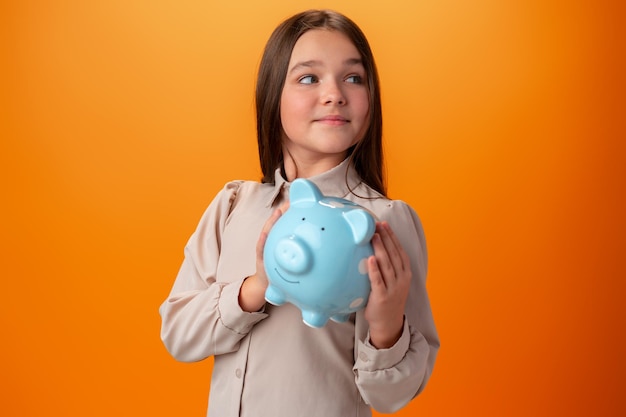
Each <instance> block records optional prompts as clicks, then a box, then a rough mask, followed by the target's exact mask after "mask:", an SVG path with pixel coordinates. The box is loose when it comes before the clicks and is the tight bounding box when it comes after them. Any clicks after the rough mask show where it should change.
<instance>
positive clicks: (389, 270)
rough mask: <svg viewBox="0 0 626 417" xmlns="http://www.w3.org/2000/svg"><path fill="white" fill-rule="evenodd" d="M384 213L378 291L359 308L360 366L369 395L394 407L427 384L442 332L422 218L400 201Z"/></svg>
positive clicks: (376, 267)
mask: <svg viewBox="0 0 626 417" xmlns="http://www.w3.org/2000/svg"><path fill="white" fill-rule="evenodd" d="M380 217H381V218H382V219H387V221H388V222H389V228H387V227H386V226H385V225H384V223H383V225H380V226H379V227H378V228H377V234H378V235H379V240H378V241H376V240H375V241H374V242H373V245H374V249H375V259H370V275H371V277H370V279H371V280H372V281H373V282H372V293H371V294H370V300H369V301H368V305H367V307H366V309H365V311H364V312H362V313H361V314H357V321H356V329H355V330H356V338H357V341H356V344H355V365H354V372H355V376H356V383H357V386H358V387H359V391H360V392H361V395H362V397H363V399H364V400H365V401H366V402H367V403H368V404H370V405H371V406H372V407H373V408H374V409H376V410H377V411H380V412H384V413H390V412H395V411H397V410H399V409H400V408H402V407H404V406H405V405H406V404H407V403H408V402H409V401H410V400H411V399H412V398H414V397H415V396H416V395H417V394H418V393H419V392H420V391H421V390H422V389H424V386H425V385H426V382H427V381H428V379H429V377H430V374H431V372H432V369H433V366H434V362H435V357H436V354H437V351H438V348H439V338H438V336H437V332H436V329H435V325H434V321H433V317H432V313H431V309H430V303H429V300H428V294H427V291H426V269H427V265H426V262H427V258H426V257H427V254H426V246H425V240H424V233H423V229H422V226H421V223H420V221H419V218H418V217H417V215H416V214H415V212H414V211H413V210H412V209H411V208H410V207H409V206H408V205H406V204H405V203H402V202H399V201H395V202H393V205H392V207H391V210H390V212H387V213H384V214H383V215H381V216H380ZM381 226H382V227H381ZM377 248H378V249H377ZM372 272H373V274H372ZM370 303H372V304H370ZM399 316H401V317H402V322H400V323H398V317H399Z"/></svg>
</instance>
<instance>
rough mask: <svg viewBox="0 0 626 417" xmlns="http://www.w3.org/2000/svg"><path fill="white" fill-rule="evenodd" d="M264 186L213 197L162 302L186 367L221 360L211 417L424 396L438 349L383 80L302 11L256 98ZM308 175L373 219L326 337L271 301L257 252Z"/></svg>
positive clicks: (167, 338)
mask: <svg viewBox="0 0 626 417" xmlns="http://www.w3.org/2000/svg"><path fill="white" fill-rule="evenodd" d="M256 110H257V132H258V147H259V156H260V161H261V167H262V171H263V180H262V183H257V182H251V181H233V182H230V183H228V184H226V186H225V187H224V188H223V189H222V190H221V191H220V192H219V194H218V195H217V196H216V197H215V199H214V200H213V202H212V203H211V204H210V206H209V207H208V209H207V210H206V212H205V214H204V215H203V217H202V219H201V220H200V223H199V225H198V227H197V230H196V231H195V232H194V234H193V235H192V236H191V238H190V240H189V242H188V243H187V246H186V248H185V259H184V261H183V264H182V266H181V269H180V272H179V273H178V276H177V278H176V281H175V283H174V286H173V288H172V291H171V293H170V295H169V297H168V299H167V300H166V301H165V302H164V303H163V304H162V305H161V308H160V314H161V317H162V328H161V338H162V339H163V342H164V343H165V346H166V347H167V349H168V350H169V352H170V353H171V354H172V355H173V356H174V357H175V358H176V359H178V360H181V361H187V362H192V361H199V360H202V359H205V358H207V357H209V356H213V357H214V360H215V361H214V365H213V375H212V379H211V393H210V398H209V406H208V416H214V417H235V416H246V417H248V416H252V417H259V416H271V417H293V416H307V417H313V416H320V417H347V416H361V417H363V416H370V415H371V410H370V407H373V408H374V409H376V410H378V411H380V412H383V413H390V412H394V411H396V410H398V409H400V408H402V407H403V406H405V405H406V404H407V403H408V402H409V401H410V400H411V399H412V398H413V397H415V396H416V395H417V394H418V393H419V392H420V391H421V390H422V389H423V388H424V386H425V384H426V381H427V380H428V378H429V376H430V374H431V372H432V369H433V364H434V362H435V356H436V354H437V350H438V347H439V340H438V337H437V333H436V330H435V326H434V323H433V318H432V314H431V310H430V305H429V301H428V296H427V293H426V288H425V280H426V247H425V241H424V234H423V230H422V226H421V224H420V221H419V219H418V217H417V215H416V214H415V212H414V211H413V210H412V209H411V208H410V207H409V206H408V205H407V204H406V203H404V202H402V201H393V200H389V199H387V198H386V196H385V186H384V180H383V174H382V165H383V161H382V140H381V136H382V116H381V102H380V92H379V82H378V75H377V72H376V67H375V64H374V58H373V56H372V52H371V50H370V47H369V45H368V42H367V40H366V38H365V36H364V35H363V33H362V32H361V30H360V29H359V28H358V27H357V26H356V25H355V24H354V23H353V22H352V21H350V20H349V19H348V18H346V17H345V16H343V15H340V14H338V13H336V12H332V11H307V12H304V13H300V14H297V15H295V16H293V17H291V18H289V19H287V20H286V21H284V22H283V23H282V24H280V25H279V26H278V27H277V28H276V29H275V31H274V33H273V34H272V35H271V37H270V39H269V41H268V43H267V45H266V48H265V52H264V55H263V58H262V61H261V65H260V69H259V74H258V80H257V91H256ZM296 178H308V179H309V180H311V181H313V182H314V183H315V184H316V185H317V186H318V187H319V188H320V190H321V191H322V193H323V194H325V195H331V196H336V197H342V198H346V199H349V200H351V201H354V202H356V203H357V204H360V205H362V206H364V207H365V208H367V209H369V210H370V211H372V212H373V213H375V214H376V216H377V217H378V220H379V221H378V223H377V226H376V234H375V235H374V238H373V239H372V246H373V248H374V255H373V256H372V257H370V259H369V260H368V272H369V277H370V281H371V287H372V291H371V294H370V297H369V301H368V304H367V306H366V307H365V309H364V310H361V311H359V312H357V313H356V314H353V315H352V317H351V319H350V320H348V321H347V322H345V323H336V322H332V321H329V322H328V323H327V324H326V325H325V326H324V327H323V328H320V329H316V328H310V327H308V326H306V325H305V324H303V323H302V318H301V314H300V311H299V310H298V309H297V308H296V307H294V306H293V305H291V304H285V305H282V306H278V307H277V306H273V305H270V304H266V303H265V299H264V294H265V289H266V288H267V285H268V281H267V277H266V275H265V272H264V267H263V257H262V254H263V247H264V243H265V239H266V237H267V234H268V232H269V230H270V229H271V227H272V225H273V224H274V223H275V222H276V220H277V219H278V218H279V217H280V216H281V214H282V213H283V212H284V211H285V210H287V204H286V202H287V198H288V193H289V184H290V183H291V182H292V181H293V180H294V179H296Z"/></svg>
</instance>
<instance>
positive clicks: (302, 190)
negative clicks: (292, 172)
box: [289, 178, 324, 205]
mask: <svg viewBox="0 0 626 417" xmlns="http://www.w3.org/2000/svg"><path fill="white" fill-rule="evenodd" d="M323 197H324V196H323V194H322V192H321V191H320V190H319V188H317V186H316V185H315V184H313V183H312V182H311V181H309V180H305V179H304V178H298V179H296V180H294V181H293V182H292V183H291V187H289V204H290V205H294V204H297V203H304V202H307V203H317V202H318V201H320V200H321V199H322V198H323Z"/></svg>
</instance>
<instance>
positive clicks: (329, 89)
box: [280, 29, 369, 164]
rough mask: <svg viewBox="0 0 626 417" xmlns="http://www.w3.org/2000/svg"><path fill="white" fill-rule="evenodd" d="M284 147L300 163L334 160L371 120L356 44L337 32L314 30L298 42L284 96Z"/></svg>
mask: <svg viewBox="0 0 626 417" xmlns="http://www.w3.org/2000/svg"><path fill="white" fill-rule="evenodd" d="M280 117H281V122H282V127H283V138H282V142H283V151H285V150H286V151H287V153H288V154H289V155H290V156H291V157H293V158H294V159H295V160H296V161H300V162H307V163H314V162H315V161H316V160H322V159H324V160H327V161H328V160H329V158H330V159H333V160H336V163H337V164H338V163H340V162H341V161H342V160H343V159H344V158H345V156H346V151H347V150H348V148H350V147H351V146H352V145H354V144H356V143H357V142H358V141H360V140H361V139H362V138H363V136H364V135H365V132H366V131H367V128H368V124H369V94H368V88H367V74H365V69H364V67H363V64H362V63H361V56H360V54H359V52H358V51H357V49H356V47H355V46H354V45H353V44H352V42H351V41H350V40H349V39H348V37H346V36H345V35H344V34H342V33H340V32H337V31H330V30H321V29H313V30H309V31H308V32H306V33H305V34H303V35H302V36H301V37H300V38H299V39H298V41H297V42H296V44H295V45H294V48H293V51H292V53H291V58H290V60H289V66H288V69H287V77H286V79H285V86H284V88H283V91H282V95H281V105H280Z"/></svg>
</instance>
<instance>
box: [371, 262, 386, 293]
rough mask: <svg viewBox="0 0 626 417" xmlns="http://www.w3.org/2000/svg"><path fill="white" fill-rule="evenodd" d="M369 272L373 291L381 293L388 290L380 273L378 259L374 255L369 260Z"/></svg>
mask: <svg viewBox="0 0 626 417" xmlns="http://www.w3.org/2000/svg"><path fill="white" fill-rule="evenodd" d="M367 272H368V275H369V278H370V285H371V286H372V291H376V292H380V291H385V290H386V289H387V287H386V286H385V281H384V280H383V277H382V275H381V273H380V268H379V267H378V262H377V261H376V257H375V256H373V255H372V256H370V257H369V258H367Z"/></svg>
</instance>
